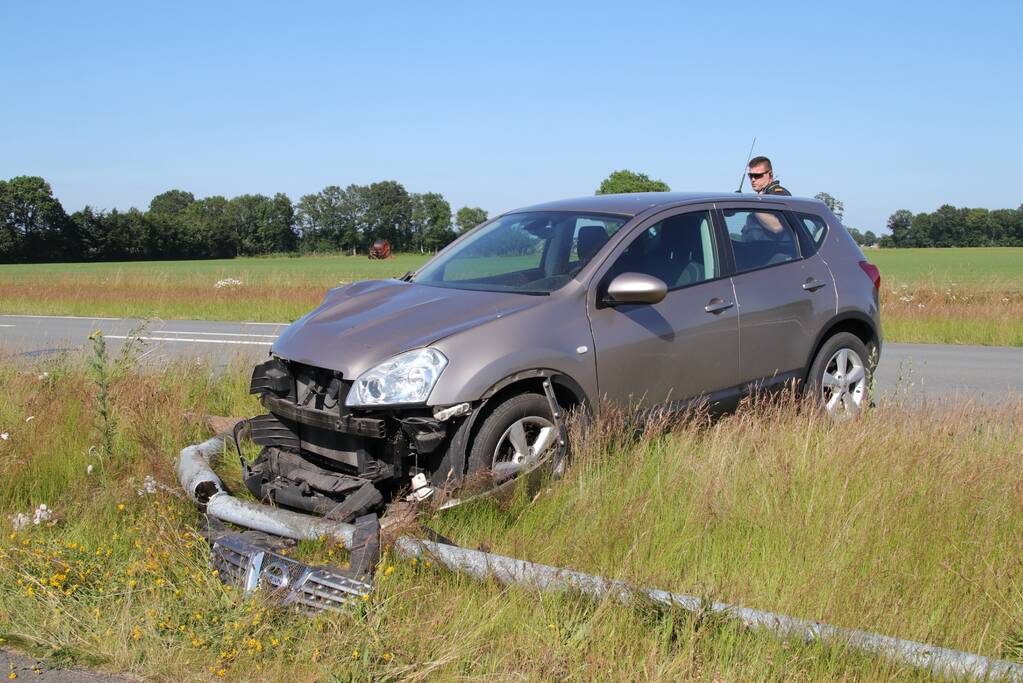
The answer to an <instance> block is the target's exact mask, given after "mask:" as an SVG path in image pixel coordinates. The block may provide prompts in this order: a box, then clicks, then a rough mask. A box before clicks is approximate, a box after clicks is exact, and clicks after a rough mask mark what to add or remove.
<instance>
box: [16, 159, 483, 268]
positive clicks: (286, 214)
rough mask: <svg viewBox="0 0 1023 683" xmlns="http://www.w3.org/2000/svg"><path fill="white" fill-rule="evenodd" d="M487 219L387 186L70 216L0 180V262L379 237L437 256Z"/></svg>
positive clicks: (185, 201)
mask: <svg viewBox="0 0 1023 683" xmlns="http://www.w3.org/2000/svg"><path fill="white" fill-rule="evenodd" d="M485 220H487V212H486V211H484V210H483V209H481V208H479V207H468V206H466V207H462V208H461V209H459V210H458V211H457V212H456V213H455V214H454V216H452V213H451V206H450V204H449V203H448V202H447V200H445V199H444V196H443V195H441V194H439V193H436V192H428V193H425V194H417V193H410V192H408V191H407V190H406V189H405V188H404V187H403V186H402V184H401V183H398V182H395V181H393V180H385V181H382V182H377V183H372V184H370V185H349V186H348V187H346V188H343V189H342V188H341V187H338V186H334V185H330V186H327V187H325V188H323V189H322V190H321V191H319V192H317V193H315V194H308V195H305V196H303V197H301V198H300V199H299V201H298V203H293V202H292V201H291V199H290V198H289V197H288V196H287V195H286V194H283V193H280V192H278V193H277V194H275V195H273V196H272V197H268V196H266V195H262V194H244V195H240V196H238V197H234V198H232V199H227V198H225V197H222V196H219V195H217V196H213V197H204V198H200V199H197V198H196V197H195V196H194V195H193V194H192V193H191V192H185V191H184V190H169V191H167V192H164V193H162V194H159V195H157V196H155V197H153V199H152V201H151V202H150V203H149V207H148V208H147V209H146V210H145V211H142V210H139V209H137V208H134V207H133V208H131V209H129V210H127V211H119V210H117V209H112V210H109V211H104V210H97V209H94V208H92V207H90V206H86V207H85V208H84V209H82V210H80V211H76V212H74V213H72V214H68V213H67V212H66V211H65V210H64V207H63V206H62V205H61V203H60V201H59V200H58V199H57V198H56V197H54V195H53V191H52V189H51V187H50V184H49V183H47V182H46V180H44V179H43V178H40V177H37V176H19V177H16V178H11V179H10V180H6V181H5V180H0V263H19V262H61V261H128V260H158V259H196V258H233V257H235V256H255V255H262V254H273V253H295V252H301V253H307V252H318V251H334V252H336V251H341V252H346V253H360V252H361V253H365V252H366V251H368V249H369V247H370V246H371V245H372V243H373V242H374V241H375V240H377V239H387V240H390V242H391V246H392V248H394V249H395V250H397V251H424V252H425V251H435V250H437V249H440V248H441V247H443V246H445V245H446V244H448V243H449V242H451V241H452V240H453V239H455V237H456V236H457V235H458V233H459V232H462V231H464V230H467V229H470V228H472V227H474V226H476V225H478V224H480V223H482V222H483V221H485Z"/></svg>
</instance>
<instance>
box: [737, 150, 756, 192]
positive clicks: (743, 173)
mask: <svg viewBox="0 0 1023 683" xmlns="http://www.w3.org/2000/svg"><path fill="white" fill-rule="evenodd" d="M756 144H757V138H756V136H753V142H752V143H750V146H749V154H747V155H746V165H745V166H744V167H743V169H742V176H740V177H739V189H738V190H736V191H735V192H736V194H742V184H743V183H744V182H746V170H747V169H748V168H749V160H750V159H752V158H753V147H754V146H755V145H756Z"/></svg>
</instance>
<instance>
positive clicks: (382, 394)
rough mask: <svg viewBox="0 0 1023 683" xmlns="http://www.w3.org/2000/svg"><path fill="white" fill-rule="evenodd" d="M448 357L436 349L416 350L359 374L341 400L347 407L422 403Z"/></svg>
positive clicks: (431, 389)
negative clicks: (346, 394) (346, 396)
mask: <svg viewBox="0 0 1023 683" xmlns="http://www.w3.org/2000/svg"><path fill="white" fill-rule="evenodd" d="M447 364H448V359H447V358H446V357H445V356H444V354H443V353H441V352H440V351H437V350H436V349H416V350H415V351H407V352H405V353H401V354H398V355H397V356H395V357H394V358H390V359H388V360H385V361H384V362H383V363H381V364H379V365H377V366H376V367H374V368H370V369H369V370H367V371H366V372H364V373H362V374H361V375H359V378H358V379H357V380H355V385H354V386H353V387H352V389H351V391H349V392H348V398H346V399H345V405H347V406H380V405H393V404H396V403H424V402H425V401H426V399H427V397H428V396H429V395H430V392H431V391H433V385H434V384H436V383H437V378H438V377H440V373H441V371H442V370H444V368H445V367H446V366H447Z"/></svg>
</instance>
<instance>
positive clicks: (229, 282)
mask: <svg viewBox="0 0 1023 683" xmlns="http://www.w3.org/2000/svg"><path fill="white" fill-rule="evenodd" d="M241 284H242V281H241V280H237V279H235V278H233V277H226V278H224V279H223V280H217V284H215V285H213V286H214V287H216V288H217V289H223V288H224V287H239V286H241Z"/></svg>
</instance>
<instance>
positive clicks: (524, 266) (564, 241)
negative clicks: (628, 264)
mask: <svg viewBox="0 0 1023 683" xmlns="http://www.w3.org/2000/svg"><path fill="white" fill-rule="evenodd" d="M626 220H627V219H626V218H623V217H619V216H601V215H599V214H580V213H572V212H565V211H535V212H528V213H514V214H509V215H507V216H502V217H501V218H498V219H497V220H495V221H494V222H493V223H490V224H489V225H486V226H484V227H482V228H480V229H479V230H477V231H475V232H474V233H473V234H472V235H471V236H469V237H468V238H467V239H466V240H465V241H463V242H461V243H460V244H458V246H456V247H455V248H454V249H453V250H452V251H451V252H450V253H447V254H444V255H443V256H442V257H440V258H439V259H437V260H436V261H434V262H433V263H430V264H429V265H427V266H426V267H425V268H423V269H422V270H421V271H420V272H419V273H417V274H416V276H415V278H414V279H413V282H418V283H420V284H424V285H434V286H438V287H454V288H457V289H479V290H484V291H492V292H519V293H522V294H549V293H550V292H553V291H554V290H556V289H558V288H559V287H561V286H563V285H564V284H566V283H567V282H568V281H569V280H570V279H572V277H573V276H574V275H575V274H576V273H578V272H579V271H580V270H582V268H583V266H585V265H586V264H587V263H589V261H590V259H591V258H593V257H594V256H595V255H596V253H597V252H598V251H600V248H601V247H603V246H604V244H605V243H606V242H607V240H608V238H610V237H611V235H613V234H614V233H615V232H617V231H618V229H619V228H621V227H622V225H624V224H625V221H626Z"/></svg>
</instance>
